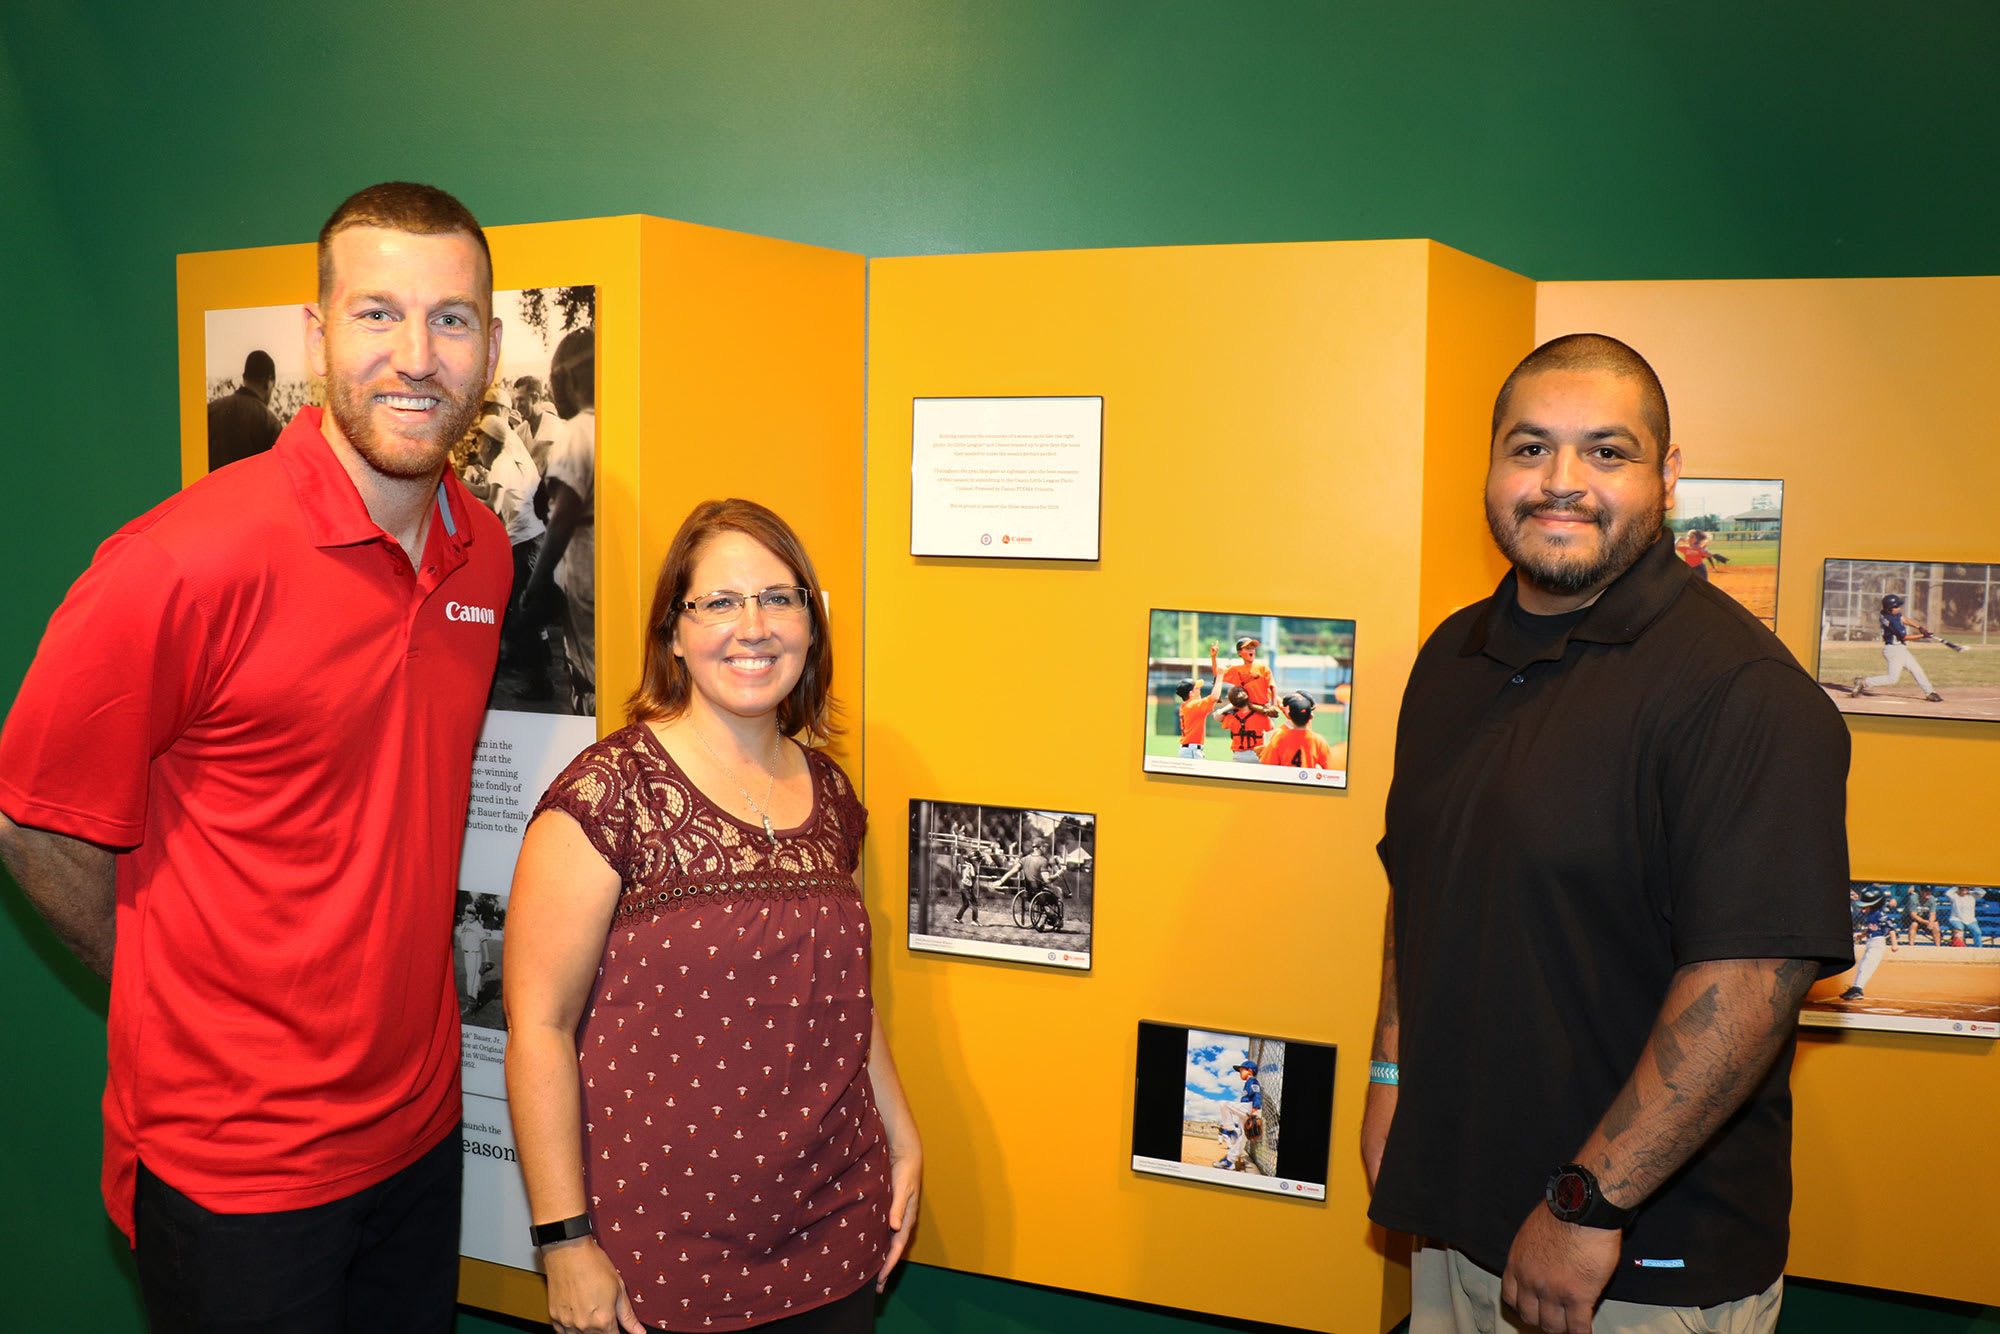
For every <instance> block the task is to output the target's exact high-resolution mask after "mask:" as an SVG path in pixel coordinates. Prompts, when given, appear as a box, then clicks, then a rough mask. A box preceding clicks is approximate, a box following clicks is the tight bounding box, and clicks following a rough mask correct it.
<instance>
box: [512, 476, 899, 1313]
mask: <svg viewBox="0 0 2000 1334" xmlns="http://www.w3.org/2000/svg"><path fill="white" fill-rule="evenodd" d="M832 664H833V653H832V647H831V645H830V644H829V642H828V637H827V624H826V620H825V617H824V615H823V614H822V603H821V601H820V595H819V585H818V581H817V579H816V577H815V575H814V573H813V568H812V561H811V560H810V558H808V557H807V555H806V552H805V549H804V547H803V546H802V545H801V544H800V543H799V540H798V537H797V536H796V535H795V534H794V533H793V532H792V530H791V529H790V527H788V526H787V525H786V523H785V521H784V520H783V519H781V518H779V517H778V516H777V515H776V514H773V513H772V512H771V511H770V510H767V509H765V508H764V507H763V506H761V505H757V504H754V503H752V502H750V501H746V500H721V501H708V502H705V503H703V504H702V505H699V506H697V507H696V508H695V511H694V512H693V513H692V514H690V515H689V516H688V518H687V521H686V522H685V523H683V524H682V525H681V529H680V532H679V533H678V534H676V536H675V537H674V541H673V545H672V546H671V548H669V550H668V552H667V558H666V562H665V564H664V565H663V566H662V567H661V570H660V578H659V583H658V585H657V586H656V587H655V589H654V594H653V605H652V610H651V612H650V613H649V614H648V616H647V619H646V643H645V656H644V663H643V680H642V682H641V684H640V687H639V689H638V691H637V692H636V693H635V694H634V695H633V697H632V699H631V702H630V704H629V705H628V713H629V715H630V718H631V722H630V724H629V725H628V726H626V727H625V728H623V729H622V730H620V731H617V732H614V733H612V734H611V735H610V736H608V737H606V738H604V740H602V741H600V742H598V743H597V744H596V745H594V746H592V747H590V748H589V749H587V750H585V751H584V752H583V754H582V755H580V756H578V757H577V759H576V761H575V762H574V763H572V764H571V765H570V766H569V768H568V769H567V770H565V771H564V772H563V774H562V776H561V777H560V778H558V779H557V780H556V781H555V782H554V783H553V784H552V785H551V786H550V788H549V790H548V792H547V794H545V795H544V796H543V797H542V800H541V802H540V804H539V805H538V806H537V808H536V814H535V817H534V820H533V821H532V823H531V824H530V825H529V827H528V832H527V837H526V839H525V841H524V842H523V844H522V846H521V855H520V859H519V861H518V862H517V863H516V868H515V873H514V889H513V895H512V899H511V902H510V904H509V910H508V923H507V926H508V929H507V941H506V957H505V959H504V961H503V962H504V966H503V968H502V976H503V978H504V986H505V997H506V1006H507V1024H508V1030H509V1037H508V1045H507V1092H508V1098H509V1101H510V1104H511V1110H512V1114H513V1118H514V1136H515V1141H516V1146H517V1148H518V1151H519V1153H520V1159H521V1170H522V1174H523V1176H524V1177H525V1178H526V1181H527V1187H528V1203H529V1209H530V1212H531V1215H532V1222H533V1224H534V1225H535V1226H534V1228H533V1235H534V1239H535V1242H536V1244H537V1245H539V1246H541V1248H542V1255H543V1260H544V1264H545V1267H546V1268H547V1270H548V1276H549V1316H550V1319H551V1320H552V1321H553V1322H554V1325H555V1328H556V1329H557V1330H558V1331H561V1332H562V1334H570V1332H571V1331H611V1330H625V1331H630V1332H631V1334H638V1331H640V1330H641V1328H642V1322H643V1325H644V1326H649V1327H652V1328H657V1329H667V1330H693V1329H711V1328H714V1327H716V1326H720V1325H723V1324H725V1323H726V1324H728V1325H729V1326H731V1327H733V1328H739V1329H741V1328H745V1327H750V1326H757V1325H764V1324H771V1325H772V1326H773V1328H774V1331H775V1330H777V1329H782V1330H784V1331H785V1332H786V1334H808V1332H810V1331H820V1330H828V1331H846V1330H850V1329H852V1330H865V1329H869V1328H872V1327H873V1324H874V1293H875V1292H876V1291H879V1290H880V1289H881V1286H882V1284H883V1283H884V1282H885V1281H886V1280H887V1278H888V1275H889V1271H890V1270H891V1269H892V1268H893V1267H894V1266H895V1264H896V1262H897V1260H898V1259H900V1258H901V1256H902V1253H903V1249H904V1247H905V1245H906V1244H907V1242H908V1239H909V1236H910V1233H911V1230H912V1229H913V1227H914V1226H915V1223H916V1215H917V1194H918V1185H919V1182H920V1178H921V1174H922V1153H921V1149H920V1147H919V1144H918V1139H917V1131H916V1125H915V1122H914V1121H913V1120H912V1118H911V1115H910V1109H909V1104H908V1103H907V1102H906V1101H905V1099H904V1097H903V1087H902V1083H901V1081H900V1080H899V1079H898V1078H897V1076H896V1067H895V1063H894V1061H893V1060H892V1059H891V1057H890V1054H889V1045H888V1043H887V1041H886V1040H885V1039H884V1038H883V1035H882V1026H881V1022H880V1020H879V1019H878V1018H877V1017H876V1015H875V1010H874V999H873V992H872V991H871V989H870V986H869V975H868V963H869V941H870V934H871V933H870V931H869V925H868V915H867V912H866V910H865V909H864V907H863V905H862V900H861V891H860V886H859V866H860V852H861V838H862V834H863V832H864V830H865V829H866V826H867V819H868V816H867V812H866V811H865V810H864V809H863V808H862V806H861V803H860V801H859V799H858V798H857V797H856V796H855V793H854V789H853V787H852V785H851V784H850V783H849V782H848V780H847V775H846V774H844V773H842V772H841V770H840V767H839V766H838V765H836V764H834V763H833V761H832V760H830V759H828V758H827V757H826V755H825V754H824V752H822V751H820V750H816V749H813V748H812V745H813V743H817V742H820V741H823V740H825V738H826V737H827V736H828V734H829V733H830V731H831V730H832V729H831V725H830V722H829V719H828V713H829V710H830V708H831V700H830V698H829V695H828V684H829V679H830V676H831V672H832ZM870 1280H873V1281H874V1282H873V1288H872V1290H871V1286H870Z"/></svg>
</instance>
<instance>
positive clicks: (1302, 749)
mask: <svg viewBox="0 0 2000 1334" xmlns="http://www.w3.org/2000/svg"><path fill="white" fill-rule="evenodd" d="M1264 763H1266V764H1282V765H1284V766H1286V767H1287V768H1291V769H1331V768H1332V767H1333V747H1332V746H1329V745H1327V744H1326V738H1325V737H1323V736H1321V735H1320V734H1319V733H1317V732H1311V731H1307V730H1306V729H1305V728H1303V727H1288V728H1286V729H1285V730H1284V731H1282V732H1280V733H1278V735H1277V737H1276V739H1274V740H1273V741H1272V742H1271V744H1270V745H1269V746H1266V747H1265V748H1264Z"/></svg>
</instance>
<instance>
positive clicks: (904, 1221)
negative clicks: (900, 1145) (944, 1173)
mask: <svg viewBox="0 0 2000 1334" xmlns="http://www.w3.org/2000/svg"><path fill="white" fill-rule="evenodd" d="M889 1184H890V1194H889V1249H888V1250H887V1251H886V1252H885V1253H884V1254H883V1256H882V1272H881V1273H879V1274H877V1275H876V1276H875V1291H877V1292H880V1291H882V1290H883V1289H884V1288H886V1287H888V1286H889V1271H890V1270H892V1269H894V1268H895V1267H896V1262H897V1261H899V1260H901V1259H902V1258H903V1252H904V1251H906V1250H908V1249H909V1245H910V1236H911V1234H912V1233H914V1232H915V1231H916V1230H917V1200H918V1198H919V1197H920V1196H921V1195H922V1194H923V1186H924V1153H923V1150H922V1149H921V1148H918V1147H915V1146H912V1147H911V1148H910V1149H909V1151H908V1152H904V1153H898V1152H897V1151H896V1148H895V1146H894V1145H893V1144H892V1145H891V1146H890V1148H889Z"/></svg>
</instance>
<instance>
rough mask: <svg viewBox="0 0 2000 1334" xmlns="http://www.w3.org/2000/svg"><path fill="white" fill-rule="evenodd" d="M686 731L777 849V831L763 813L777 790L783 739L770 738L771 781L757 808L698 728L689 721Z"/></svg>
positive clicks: (768, 817)
mask: <svg viewBox="0 0 2000 1334" xmlns="http://www.w3.org/2000/svg"><path fill="white" fill-rule="evenodd" d="M688 730H689V731H690V732H693V733H694V739H695V740H696V741H699V742H701V748H702V749H703V750H705V751H707V752H708V758H710V759H711V760H714V761H715V767H716V768H718V769H720V770H722V773H723V776H724V777H725V778H727V779H728V780H729V781H730V782H732V783H734V784H736V790H737V791H738V792H741V793H742V794H743V800H744V802H745V803H746V804H747V805H748V806H749V807H750V809H751V810H752V811H753V812H755V813H756V816H757V818H758V819H759V820H760V821H762V822H763V825H764V837H765V838H768V839H770V840H771V846H772V847H774V848H775V847H777V846H778V831H777V830H775V829H773V828H771V817H770V816H769V815H766V814H765V813H764V806H768V805H770V804H771V793H772V792H774V791H776V790H777V786H778V754H779V751H778V748H779V747H780V746H782V745H784V743H785V739H784V738H783V737H781V736H773V737H772V738H771V781H770V782H769V783H766V784H765V785H764V806H759V805H758V804H757V801H756V798H754V797H752V796H751V795H750V790H749V789H748V788H746V787H744V786H743V784H742V782H741V781H739V780H738V779H737V777H736V771H735V770H733V769H731V768H730V767H729V766H728V765H726V764H724V763H723V762H722V757H721V756H720V755H718V754H716V753H715V747H714V746H711V745H709V744H708V738H707V737H705V736H703V735H702V734H701V729H700V728H699V727H696V726H695V725H694V723H693V722H692V721H690V722H689V723H688Z"/></svg>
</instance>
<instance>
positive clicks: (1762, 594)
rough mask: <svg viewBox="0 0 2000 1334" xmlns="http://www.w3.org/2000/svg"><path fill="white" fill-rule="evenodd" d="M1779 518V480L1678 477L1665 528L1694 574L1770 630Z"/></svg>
mask: <svg viewBox="0 0 2000 1334" xmlns="http://www.w3.org/2000/svg"><path fill="white" fill-rule="evenodd" d="M1784 520H1785V484H1784V483H1783V482H1781V481H1777V480H1768V481H1749V480H1745V479H1743V478H1738V477H1683V478H1681V479H1680V483H1679V485H1678V486H1676V488H1675V490H1674V508H1673V512H1672V513H1671V514H1669V515H1667V531H1669V532H1671V533H1672V534H1673V535H1674V554H1675V555H1677V556H1679V557H1680V558H1681V559H1682V560H1683V561H1686V562H1687V565H1688V568H1689V569H1691V570H1693V571H1694V574H1695V578H1697V579H1705V580H1707V581H1708V582H1710V583H1712V584H1714V585H1715V586H1716V587H1717V588H1719V589H1721V590H1722V591H1723V592H1725V593H1727V594H1729V596H1731V597H1733V598H1735V599H1736V600H1737V601H1738V602H1740V603H1742V604H1743V609H1744V610H1745V611H1747V612H1749V613H1750V614H1751V615H1752V616H1755V617H1756V618H1757V619H1758V620H1760V621H1762V622H1763V623H1764V624H1765V625H1766V626H1768V627H1770V628H1771V629H1772V630H1773V631H1775V630H1776V629H1777V628H1778V549H1779V546H1780V541H1781V530H1782V528H1783V526H1784Z"/></svg>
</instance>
